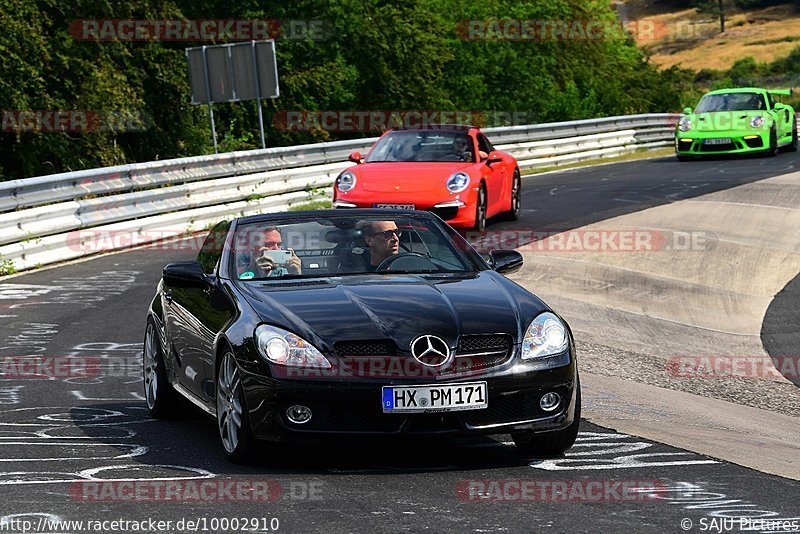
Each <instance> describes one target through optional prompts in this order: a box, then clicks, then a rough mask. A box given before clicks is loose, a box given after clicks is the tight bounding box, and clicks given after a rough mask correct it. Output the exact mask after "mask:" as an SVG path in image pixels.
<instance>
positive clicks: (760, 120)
mask: <svg viewBox="0 0 800 534" xmlns="http://www.w3.org/2000/svg"><path fill="white" fill-rule="evenodd" d="M762 126H764V117H762V116H761V115H756V116H755V117H753V118H752V119H750V127H751V128H761V127H762Z"/></svg>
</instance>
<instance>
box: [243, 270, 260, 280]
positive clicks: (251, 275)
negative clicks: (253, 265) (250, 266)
mask: <svg viewBox="0 0 800 534" xmlns="http://www.w3.org/2000/svg"><path fill="white" fill-rule="evenodd" d="M255 277H256V273H254V272H253V271H245V272H243V273H242V274H240V275H239V280H250V279H252V278H255Z"/></svg>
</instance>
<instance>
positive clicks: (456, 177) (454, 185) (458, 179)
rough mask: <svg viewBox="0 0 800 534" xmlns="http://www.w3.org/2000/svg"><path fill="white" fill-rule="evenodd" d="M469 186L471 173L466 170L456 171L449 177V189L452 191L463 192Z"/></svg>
mask: <svg viewBox="0 0 800 534" xmlns="http://www.w3.org/2000/svg"><path fill="white" fill-rule="evenodd" d="M467 187H469V175H468V174H467V173H465V172H461V171H459V172H455V173H453V174H452V175H451V176H450V178H448V179H447V190H448V191H450V192H451V193H461V192H462V191H464V190H465V189H466V188H467Z"/></svg>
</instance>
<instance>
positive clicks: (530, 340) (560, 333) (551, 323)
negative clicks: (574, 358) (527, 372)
mask: <svg viewBox="0 0 800 534" xmlns="http://www.w3.org/2000/svg"><path fill="white" fill-rule="evenodd" d="M568 347H569V334H568V333H567V327H566V326H565V325H564V323H562V322H561V319H559V318H558V317H556V315H555V314H553V313H550V312H544V313H540V314H539V315H537V316H536V319H534V320H533V321H531V324H530V325H529V326H528V330H527V331H526V332H525V339H523V340H522V359H523V360H529V359H534V358H547V357H548V356H555V355H558V354H561V353H562V352H564V351H565V350H567V348H568Z"/></svg>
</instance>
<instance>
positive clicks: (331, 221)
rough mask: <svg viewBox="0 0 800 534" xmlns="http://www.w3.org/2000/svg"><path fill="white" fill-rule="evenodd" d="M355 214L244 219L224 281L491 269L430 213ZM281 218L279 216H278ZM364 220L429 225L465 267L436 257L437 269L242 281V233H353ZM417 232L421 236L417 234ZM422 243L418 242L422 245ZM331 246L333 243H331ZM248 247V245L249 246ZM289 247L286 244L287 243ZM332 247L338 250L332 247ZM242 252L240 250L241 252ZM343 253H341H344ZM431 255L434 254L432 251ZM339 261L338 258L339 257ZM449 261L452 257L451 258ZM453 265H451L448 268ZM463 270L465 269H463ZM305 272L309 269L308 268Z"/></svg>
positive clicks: (229, 249) (231, 242) (235, 232)
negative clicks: (312, 229)
mask: <svg viewBox="0 0 800 534" xmlns="http://www.w3.org/2000/svg"><path fill="white" fill-rule="evenodd" d="M355 211H358V212H362V210H347V212H346V213H342V214H339V213H330V212H319V214H318V215H316V214H314V215H312V213H311V212H309V213H308V214H303V215H299V216H296V215H290V214H286V215H285V216H283V217H278V216H272V215H270V216H261V217H259V216H256V217H247V218H244V219H238V220H237V221H236V222H235V223H234V225H233V227H232V228H231V230H230V234H229V237H228V239H227V240H226V253H225V255H224V256H225V257H224V258H223V261H222V262H220V275H221V276H222V277H223V278H227V279H230V280H236V281H239V282H249V281H257V282H262V283H263V282H273V281H274V282H280V281H287V280H310V279H314V278H316V279H320V278H322V279H326V278H340V277H349V276H364V275H378V276H380V275H385V274H389V275H406V274H408V275H447V274H452V275H466V274H473V275H474V274H476V273H477V272H478V271H483V270H487V269H489V268H490V267H489V265H488V264H487V263H486V261H485V260H484V259H483V258H482V257H481V256H480V255H479V254H478V253H477V252H476V251H475V250H474V249H473V248H472V247H471V246H470V245H469V243H468V242H467V241H466V240H465V239H464V238H463V237H462V236H461V235H460V234H458V233H457V232H455V230H453V229H452V228H450V227H448V226H447V225H446V224H444V223H443V222H441V221H440V220H439V219H437V218H436V217H434V216H431V215H430V214H425V213H423V214H419V213H405V212H404V213H398V212H396V211H386V210H363V212H362V213H354V212H355ZM276 215H277V214H276ZM362 220H374V221H384V220H393V221H396V223H397V224H398V226H400V225H406V224H411V225H413V224H415V223H416V224H421V225H423V226H426V227H427V228H428V230H430V231H435V232H438V234H439V235H438V237H437V239H438V240H439V242H440V244H443V245H444V246H446V248H447V252H448V253H449V254H450V255H452V257H453V258H455V259H456V260H457V261H458V262H460V263H461V264H462V265H455V264H453V263H452V262H450V261H447V260H446V259H443V258H438V257H437V256H435V255H433V256H432V258H433V259H432V262H433V263H434V264H436V265H437V268H436V269H419V268H417V269H397V270H395V269H392V270H387V271H380V272H377V271H368V270H363V271H362V270H341V266H339V268H337V270H336V272H330V271H329V272H320V271H319V270H315V271H313V272H305V273H301V274H291V273H284V274H282V275H280V276H269V277H264V276H253V277H248V278H241V277H240V275H241V273H239V272H238V270H241V266H240V265H237V256H238V254H239V253H240V252H241V251H242V250H244V249H242V248H241V247H242V245H240V244H237V240H238V241H239V242H240V243H246V239H244V240H242V239H241V236H242V232H247V231H249V230H250V229H256V228H268V227H273V226H274V227H279V228H283V229H285V228H286V227H288V226H291V225H302V224H313V223H317V224H319V225H320V226H323V227H324V226H329V227H330V230H328V231H343V230H344V231H353V229H354V227H355V224H356V223H357V222H358V221H362ZM415 233H417V234H418V232H417V231H415ZM419 242H420V241H418V243H419ZM328 244H330V243H328ZM422 245H423V246H424V247H425V248H427V245H425V243H424V241H422ZM245 246H247V245H245ZM284 247H285V244H284ZM328 248H334V249H335V248H336V246H335V245H334V247H328ZM237 249H240V250H237ZM325 249H326V248H325V247H323V248H320V249H318V250H325ZM298 251H299V252H301V254H303V255H304V256H305V252H306V249H298ZM340 252H341V251H340ZM399 252H400V253H403V252H407V250H404V249H403V247H400V251H399ZM428 252H429V253H430V251H428ZM334 256H335V254H331V255H330V257H331V258H333V257H334ZM337 259H338V256H337ZM448 259H449V258H448ZM448 264H449V265H448ZM448 266H452V267H454V268H452V269H449V268H447V267H448ZM462 267H463V268H462ZM304 270H305V269H304Z"/></svg>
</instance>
